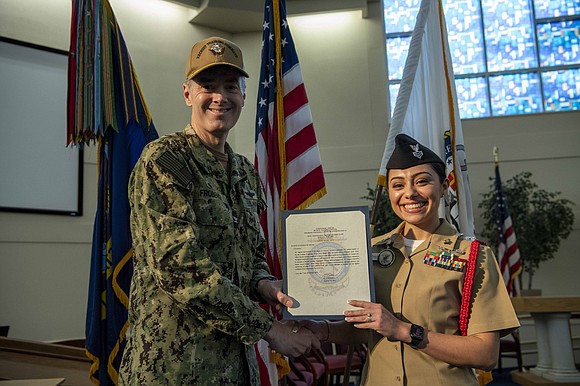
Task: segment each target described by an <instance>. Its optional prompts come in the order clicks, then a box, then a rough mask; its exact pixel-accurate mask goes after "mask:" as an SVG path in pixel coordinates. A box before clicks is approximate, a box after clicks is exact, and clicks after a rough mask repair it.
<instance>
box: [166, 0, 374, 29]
mask: <svg viewBox="0 0 580 386" xmlns="http://www.w3.org/2000/svg"><path fill="white" fill-rule="evenodd" d="M168 1H171V2H173V3H178V4H181V5H185V6H188V7H190V8H192V9H195V10H196V11H198V13H197V15H196V16H195V17H194V18H193V19H191V23H193V24H196V25H201V26H205V27H211V28H216V29H219V30H222V31H226V32H230V33H240V32H254V31H261V28H262V23H263V21H264V1H263V0H168ZM378 1H380V0H286V13H287V14H288V15H299V14H308V13H321V12H333V11H346V10H355V9H360V10H362V11H363V16H364V15H365V14H366V8H367V3H374V2H378Z"/></svg>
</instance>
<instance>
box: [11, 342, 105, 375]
mask: <svg viewBox="0 0 580 386" xmlns="http://www.w3.org/2000/svg"><path fill="white" fill-rule="evenodd" d="M90 364H91V363H90V361H89V359H88V358H87V356H86V355H85V350H84V349H82V348H77V347H69V346H63V345H58V344H51V343H42V342H34V341H27V340H20V339H13V338H5V337H0V385H2V386H4V385H6V386H9V385H14V386H16V385H22V386H56V385H62V386H94V385H93V383H92V382H91V381H90V379H89V368H90Z"/></svg>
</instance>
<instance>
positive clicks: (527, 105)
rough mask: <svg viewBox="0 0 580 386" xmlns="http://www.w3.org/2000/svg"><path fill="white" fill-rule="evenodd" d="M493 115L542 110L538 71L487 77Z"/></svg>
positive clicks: (529, 112) (538, 111)
mask: <svg viewBox="0 0 580 386" xmlns="http://www.w3.org/2000/svg"><path fill="white" fill-rule="evenodd" d="M489 90H490V91H489V93H490V98H491V109H492V111H493V115H496V116H498V115H517V114H531V113H540V112H542V95H541V92H540V76H539V75H538V73H517V74H513V75H497V76H491V77H489Z"/></svg>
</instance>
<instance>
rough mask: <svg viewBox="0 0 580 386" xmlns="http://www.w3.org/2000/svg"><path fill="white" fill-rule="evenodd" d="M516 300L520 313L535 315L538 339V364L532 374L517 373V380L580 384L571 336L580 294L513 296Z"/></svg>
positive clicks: (517, 309) (515, 304)
mask: <svg viewBox="0 0 580 386" xmlns="http://www.w3.org/2000/svg"><path fill="white" fill-rule="evenodd" d="M512 303H513V305H514V308H515V310H516V312H517V313H519V314H531V315H532V317H533V318H534V324H535V327H536V339H537V342H538V364H537V365H536V366H535V367H533V368H531V369H530V373H513V379H514V381H516V382H518V383H520V384H521V385H544V384H561V385H580V372H579V371H578V369H576V365H575V363H574V351H573V350H572V338H571V335H570V315H571V313H572V312H580V297H546V296H522V297H514V298H512ZM544 381H545V383H544ZM538 382H542V383H538Z"/></svg>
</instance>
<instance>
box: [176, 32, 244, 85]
mask: <svg viewBox="0 0 580 386" xmlns="http://www.w3.org/2000/svg"><path fill="white" fill-rule="evenodd" d="M217 65H226V66H231V67H234V68H235V69H237V70H238V71H240V72H241V73H242V75H244V76H245V77H246V78H249V75H248V73H247V72H246V71H244V60H243V58H242V50H240V48H239V47H238V46H237V45H235V44H234V43H233V42H231V41H229V40H226V39H224V38H220V37H216V36H214V37H211V38H207V39H205V40H202V41H200V42H197V43H195V45H194V46H193V47H191V53H190V54H189V57H188V58H187V65H186V67H185V79H186V80H189V79H191V78H193V77H195V76H196V75H197V74H199V73H200V72H202V71H203V70H206V69H208V68H210V67H212V66H217Z"/></svg>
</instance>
